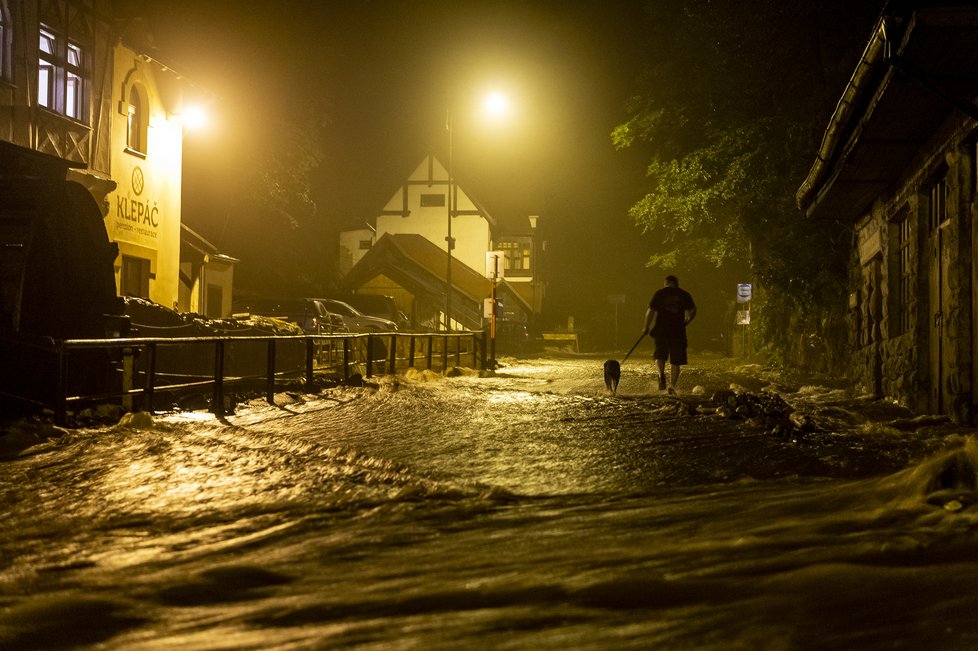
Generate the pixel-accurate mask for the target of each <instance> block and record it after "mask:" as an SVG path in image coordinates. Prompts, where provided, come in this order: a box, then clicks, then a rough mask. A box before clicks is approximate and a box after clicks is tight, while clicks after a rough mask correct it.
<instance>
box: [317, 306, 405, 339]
mask: <svg viewBox="0 0 978 651" xmlns="http://www.w3.org/2000/svg"><path fill="white" fill-rule="evenodd" d="M311 300H316V301H318V302H320V303H322V305H323V306H324V307H325V309H326V310H327V311H329V312H332V313H334V314H339V315H340V316H341V317H342V318H343V321H344V322H345V323H346V327H347V328H349V330H350V332H394V331H396V330H397V324H396V323H394V322H393V321H391V320H390V319H382V318H380V317H376V316H370V315H367V314H364V313H363V312H361V311H360V310H358V309H356V308H355V307H353V306H352V305H350V304H349V303H346V302H345V301H338V300H336V299H335V298H318V299H311Z"/></svg>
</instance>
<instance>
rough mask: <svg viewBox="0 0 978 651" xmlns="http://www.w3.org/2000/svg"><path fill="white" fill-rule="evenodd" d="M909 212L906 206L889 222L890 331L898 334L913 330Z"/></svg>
mask: <svg viewBox="0 0 978 651" xmlns="http://www.w3.org/2000/svg"><path fill="white" fill-rule="evenodd" d="M911 238H912V230H911V228H910V218H909V211H908V210H907V209H906V208H904V209H903V210H902V211H900V213H899V214H898V215H897V217H896V219H894V220H893V221H892V222H890V237H889V240H890V246H889V249H890V256H889V257H890V264H889V267H890V268H889V276H890V282H889V287H890V291H889V308H890V309H889V312H890V314H889V330H890V336H891V337H898V336H900V335H902V334H904V333H905V332H909V330H910V300H911V298H912V297H913V257H912V256H913V248H912V247H911V246H910V242H911Z"/></svg>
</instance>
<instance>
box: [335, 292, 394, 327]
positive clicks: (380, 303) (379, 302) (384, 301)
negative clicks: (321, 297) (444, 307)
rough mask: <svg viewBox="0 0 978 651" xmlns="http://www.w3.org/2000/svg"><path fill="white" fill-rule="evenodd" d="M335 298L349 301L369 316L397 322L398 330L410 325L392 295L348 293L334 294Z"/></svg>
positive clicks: (345, 301)
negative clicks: (343, 294) (342, 294)
mask: <svg viewBox="0 0 978 651" xmlns="http://www.w3.org/2000/svg"><path fill="white" fill-rule="evenodd" d="M333 298H334V299H336V300H339V301H343V302H344V303H349V304H350V305H352V306H353V307H354V308H355V309H356V310H359V311H360V312H361V313H363V314H367V315H369V316H376V317H380V318H381V319H387V320H388V321H393V322H394V323H396V324H397V328H398V330H404V329H407V328H410V327H411V320H410V319H409V318H408V317H407V315H406V314H404V312H401V311H400V310H399V309H397V303H395V302H394V297H392V296H383V295H381V294H349V295H345V296H334V297H333Z"/></svg>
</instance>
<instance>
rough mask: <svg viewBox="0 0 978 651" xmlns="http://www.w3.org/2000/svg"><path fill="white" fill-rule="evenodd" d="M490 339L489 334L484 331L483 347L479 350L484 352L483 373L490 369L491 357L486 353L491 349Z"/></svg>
mask: <svg viewBox="0 0 978 651" xmlns="http://www.w3.org/2000/svg"><path fill="white" fill-rule="evenodd" d="M488 337H489V335H488V333H487V332H486V331H485V330H483V331H482V345H481V346H479V349H480V351H481V352H482V370H483V371H485V370H487V369H488V368H489V357H488V356H487V355H486V351H487V350H488V349H489V341H488Z"/></svg>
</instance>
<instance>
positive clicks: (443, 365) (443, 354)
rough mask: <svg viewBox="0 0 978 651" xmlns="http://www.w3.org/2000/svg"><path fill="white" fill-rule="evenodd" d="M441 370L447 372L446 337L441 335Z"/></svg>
mask: <svg viewBox="0 0 978 651" xmlns="http://www.w3.org/2000/svg"><path fill="white" fill-rule="evenodd" d="M441 369H442V370H443V371H447V370H448V335H442V338H441Z"/></svg>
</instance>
